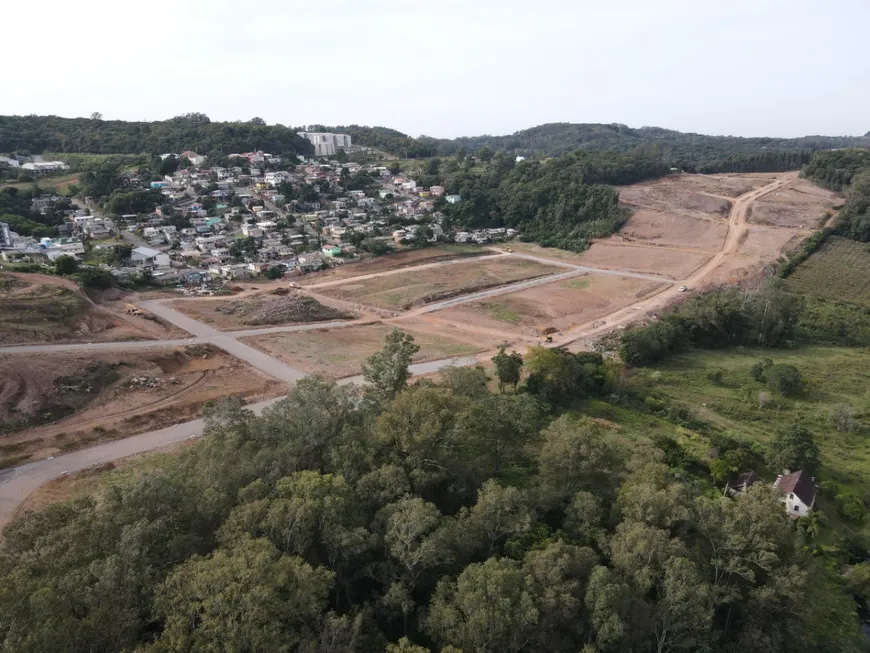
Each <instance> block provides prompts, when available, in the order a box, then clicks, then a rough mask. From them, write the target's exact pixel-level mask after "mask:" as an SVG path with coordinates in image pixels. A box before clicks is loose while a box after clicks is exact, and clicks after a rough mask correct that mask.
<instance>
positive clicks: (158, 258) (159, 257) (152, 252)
mask: <svg viewBox="0 0 870 653" xmlns="http://www.w3.org/2000/svg"><path fill="white" fill-rule="evenodd" d="M130 259H131V260H132V261H133V263H135V264H137V265H151V266H154V267H158V268H168V267H169V254H164V253H163V252H161V251H159V250H156V249H151V248H150V247H136V248H135V249H134V250H133V252H132V253H131V254H130Z"/></svg>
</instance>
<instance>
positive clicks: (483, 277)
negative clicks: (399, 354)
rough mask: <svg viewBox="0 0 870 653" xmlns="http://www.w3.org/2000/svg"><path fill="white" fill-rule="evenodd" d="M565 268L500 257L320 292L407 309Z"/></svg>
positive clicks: (345, 285)
mask: <svg viewBox="0 0 870 653" xmlns="http://www.w3.org/2000/svg"><path fill="white" fill-rule="evenodd" d="M562 271H564V270H563V269H562V268H558V267H555V266H552V265H544V264H541V263H537V262H535V261H529V260H525V259H518V258H509V257H500V258H496V259H489V260H484V261H469V262H468V263H463V264H461V265H448V266H443V267H439V268H436V269H427V270H418V271H414V270H413V269H409V270H408V272H407V273H406V274H393V275H388V276H383V277H375V278H371V279H362V280H359V281H354V280H353V279H350V280H348V282H347V283H344V284H341V285H337V286H330V287H328V288H322V289H320V290H319V292H321V293H323V294H324V295H327V296H329V297H333V298H335V299H341V300H345V301H354V302H359V303H361V304H365V305H368V306H376V307H378V308H386V309H390V310H399V309H408V308H411V307H413V306H415V305H420V304H428V303H430V302H433V301H438V300H440V299H447V298H449V297H454V296H457V295H462V294H465V293H468V292H472V291H476V290H483V289H485V288H492V287H495V286H501V285H504V284H507V283H511V282H513V281H521V280H523V279H531V278H533V277H539V276H542V275H545V274H554V273H557V272H562Z"/></svg>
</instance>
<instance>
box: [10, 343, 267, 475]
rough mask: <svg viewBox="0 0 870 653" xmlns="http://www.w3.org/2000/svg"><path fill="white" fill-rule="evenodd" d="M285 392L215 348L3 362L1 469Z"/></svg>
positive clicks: (51, 356)
mask: <svg viewBox="0 0 870 653" xmlns="http://www.w3.org/2000/svg"><path fill="white" fill-rule="evenodd" d="M281 390H283V385H282V384H279V383H277V382H275V381H274V379H272V378H271V377H268V376H266V375H265V374H263V373H261V372H259V371H257V370H255V369H253V368H251V367H249V366H248V365H247V364H245V363H243V362H241V361H239V360H238V359H236V358H234V357H232V356H230V355H229V354H227V353H225V352H224V351H222V350H219V349H217V348H215V347H213V346H212V345H190V346H187V347H176V348H165V347H164V348H156V349H153V350H146V351H140V350H136V351H129V352H112V353H108V352H105V353H104V352H100V353H94V352H88V353H70V352H67V353H63V354H6V355H2V356H0V424H3V425H4V428H3V433H5V434H4V435H0V467H8V466H11V465H18V464H21V463H23V462H26V461H28V460H33V459H36V458H44V457H46V456H51V455H55V454H57V453H61V452H67V451H72V450H74V449H78V448H81V447H84V446H90V445H92V444H97V443H99V442H104V441H108V440H114V439H118V438H122V437H127V436H129V435H134V434H136V433H142V432H144V431H151V430H154V429H158V428H163V427H165V426H169V425H170V424H174V423H176V422H181V421H185V420H187V419H192V418H193V417H196V416H197V415H198V414H199V412H200V409H201V408H202V406H203V404H204V403H205V402H207V401H211V400H213V399H218V398H220V397H225V396H239V397H243V398H245V399H258V398H262V397H264V396H268V395H271V394H273V393H277V392H279V391H281Z"/></svg>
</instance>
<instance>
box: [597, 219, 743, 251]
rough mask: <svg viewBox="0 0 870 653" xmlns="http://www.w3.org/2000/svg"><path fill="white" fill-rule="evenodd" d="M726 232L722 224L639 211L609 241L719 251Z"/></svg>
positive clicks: (722, 222)
mask: <svg viewBox="0 0 870 653" xmlns="http://www.w3.org/2000/svg"><path fill="white" fill-rule="evenodd" d="M727 232H728V225H727V224H726V223H725V222H724V221H722V220H706V219H699V218H690V217H687V216H685V215H681V214H679V213H663V212H661V211H652V210H649V209H637V210H635V212H634V213H633V214H632V216H631V217H630V218H629V219H628V222H626V223H625V225H624V226H623V227H622V229H620V231H619V234H618V235H616V236H613V237H612V238H611V239H610V240H615V241H626V242H640V243H644V244H648V245H667V246H671V247H693V248H698V249H706V250H711V251H718V250H719V249H721V248H722V243H724V242H725V234H726V233H727Z"/></svg>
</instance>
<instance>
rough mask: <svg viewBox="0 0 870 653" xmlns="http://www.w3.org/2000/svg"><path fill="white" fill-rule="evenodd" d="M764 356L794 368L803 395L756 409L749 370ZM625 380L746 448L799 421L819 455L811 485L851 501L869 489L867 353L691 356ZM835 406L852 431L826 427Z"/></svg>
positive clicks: (817, 350) (808, 350)
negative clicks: (826, 485) (846, 409)
mask: <svg viewBox="0 0 870 653" xmlns="http://www.w3.org/2000/svg"><path fill="white" fill-rule="evenodd" d="M764 357H766V358H770V359H771V360H773V362H774V363H777V364H790V365H794V366H796V367H797V368H798V369H799V370H800V371H801V375H802V377H803V378H804V380H805V381H806V390H805V392H804V394H803V396H801V397H799V398H794V399H791V398H789V399H781V400H773V401H771V402H770V403H769V404H768V405H767V406H765V407H763V408H762V407H759V401H758V393H759V392H760V391H765V390H766V388H765V386H764V385H763V384H762V383H759V382H757V381H755V380H754V379H752V377H751V376H750V368H751V366H752V365H753V363H755V362H756V361H758V360H759V359H761V358H764ZM631 382H632V383H635V384H637V385H638V386H642V387H644V388H645V390H646V391H647V392H650V393H652V394H653V395H654V396H656V397H661V398H663V399H665V400H666V401H667V402H668V403H670V404H672V405H675V406H680V407H685V408H688V409H689V410H690V411H691V413H692V415H693V416H694V418H696V419H698V420H700V421H702V422H704V423H706V424H707V425H708V426H707V428H708V429H709V431H711V432H716V433H721V434H723V435H728V436H731V437H734V438H735V439H738V440H742V441H745V442H747V443H753V442H754V443H759V444H761V445H767V444H769V443H770V442H771V441H772V439H773V438H774V436H775V434H776V432H777V431H778V430H779V429H781V428H783V427H786V426H788V425H790V424H793V423H795V422H796V421H799V422H802V423H803V424H805V425H806V426H807V427H808V428H809V429H810V430H811V431H812V433H813V436H814V439H815V441H816V443H817V444H818V446H819V448H820V450H821V459H822V469H821V472H820V474H819V478H818V479H817V480H820V481H833V482H834V483H836V484H837V485H838V486H839V487H840V489H841V491H845V492H849V493H852V494H855V495H856V496H858V497H859V498H860V497H862V496H863V495H864V494H865V493H867V492H868V491H870V437H868V436H870V351H867V350H866V349H855V348H845V347H827V346H807V347H799V348H797V349H791V350H773V349H767V350H747V349H727V350H719V351H695V352H690V353H686V354H683V355H680V356H677V357H675V358H674V359H673V360H672V361H670V362H668V363H667V364H663V365H661V366H659V367H658V371H657V372H653V373H650V372H646V371H638V372H636V373H635V374H634V376H633V378H632V381H631ZM838 404H847V405H849V406H850V407H851V409H852V411H853V419H854V420H855V423H856V427H857V428H856V430H855V431H854V432H840V431H838V430H836V429H835V428H834V427H833V426H832V423H831V421H830V411H831V409H832V408H833V407H834V406H835V405H838ZM681 432H682V433H683V434H684V436H685V437H686V438H687V439H688V441H690V442H691V441H693V440H694V444H695V445H696V446H697V447H698V449H699V450H703V449H704V447H708V446H709V443H708V442H707V440H706V439H705V438H704V436H702V435H699V434H697V433H692V431H691V430H689V429H681ZM705 443H706V444H705ZM756 471H758V472H759V474H761V475H762V477H763V478H765V480H766V481H769V482H771V483H772V482H773V480H774V478H775V476H776V473H778V472H777V471H775V470H765V469H764V468H763V467H761V468H760V469H756ZM822 509H823V510H824V511H825V514H826V515H827V516H828V518H829V519H831V520H834V519H836V509H835V508H834V507H833V506H824V505H823V506H822ZM868 531H870V527H868Z"/></svg>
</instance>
